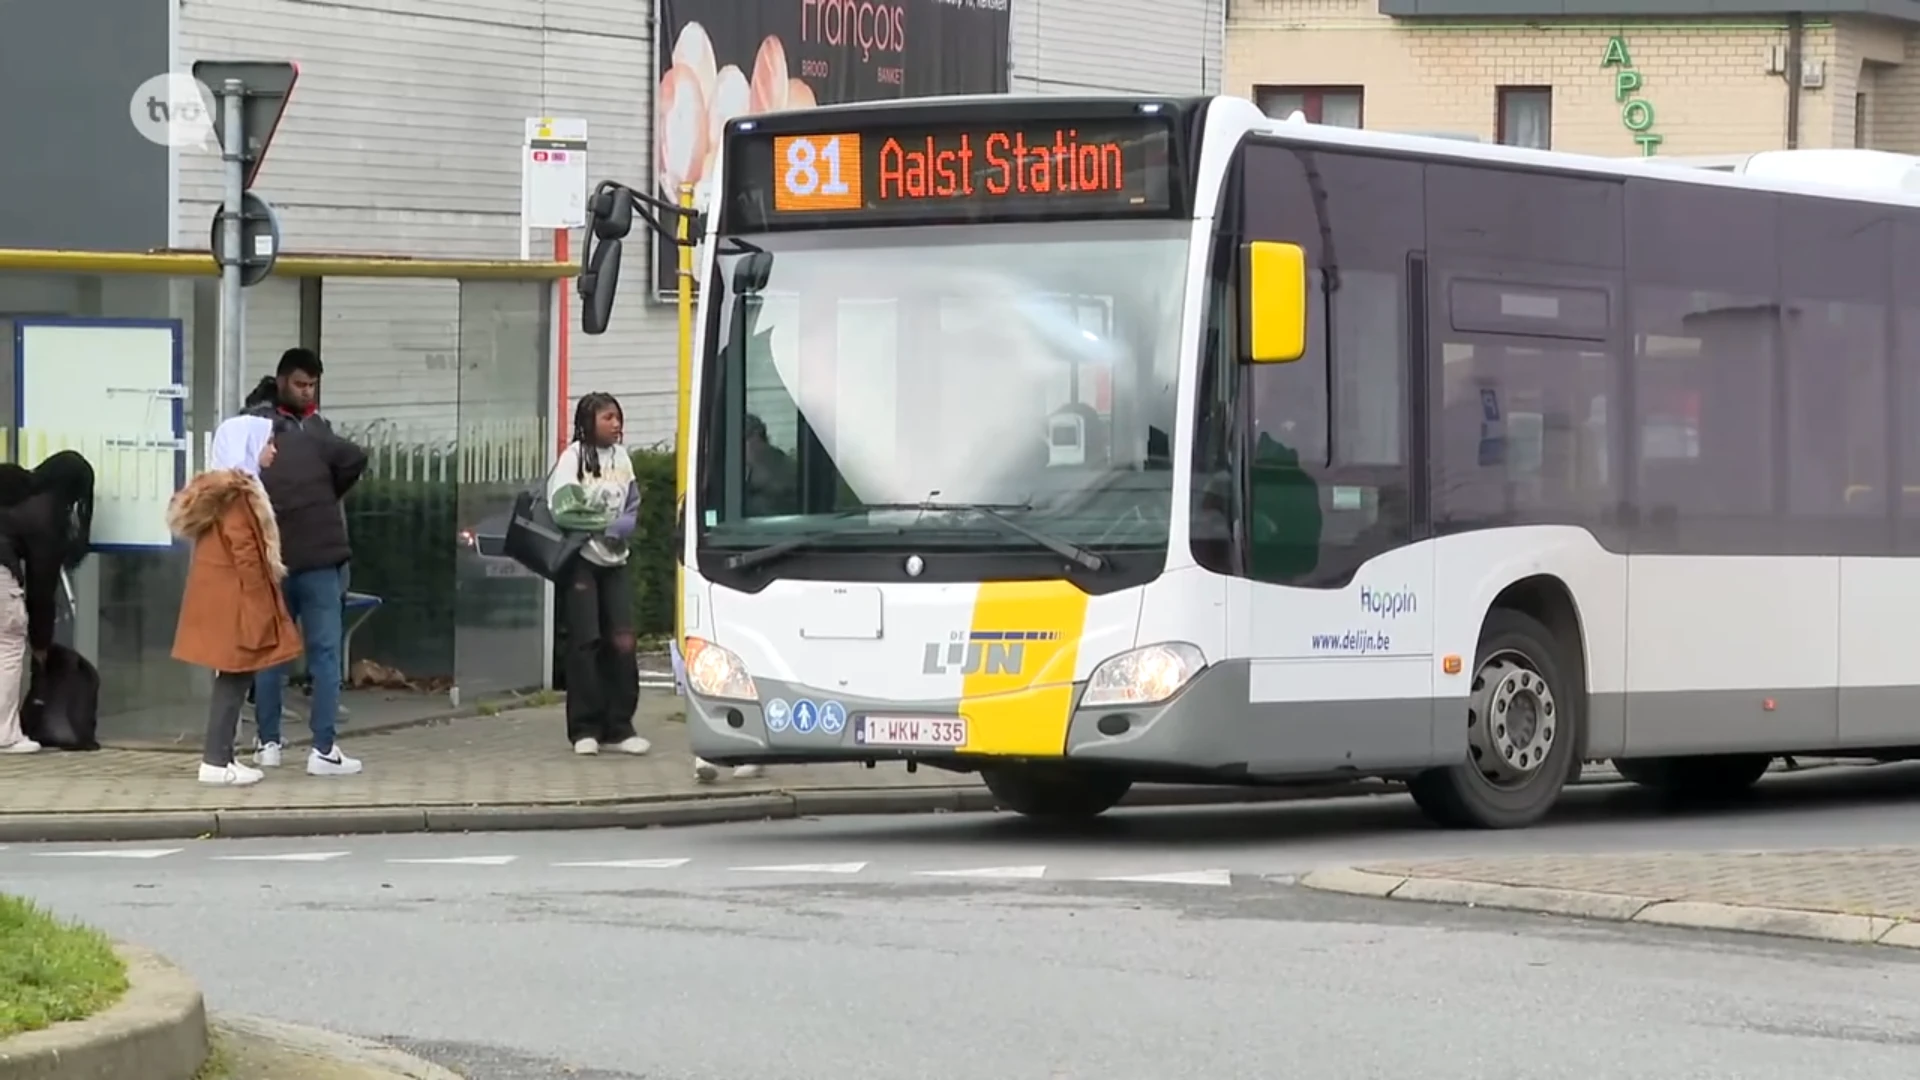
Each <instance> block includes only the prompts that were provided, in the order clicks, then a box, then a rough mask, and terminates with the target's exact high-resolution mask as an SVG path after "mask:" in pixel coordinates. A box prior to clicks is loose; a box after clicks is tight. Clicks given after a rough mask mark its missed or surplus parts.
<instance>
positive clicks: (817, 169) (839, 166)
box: [773, 135, 861, 210]
mask: <svg viewBox="0 0 1920 1080" xmlns="http://www.w3.org/2000/svg"><path fill="white" fill-rule="evenodd" d="M773 146H774V155H775V160H776V161H777V162H778V163H779V165H780V167H781V168H782V169H783V171H782V173H781V174H780V183H779V184H778V185H776V186H775V188H774V198H773V204H774V208H775V209H776V210H858V209H859V208H860V206H861V197H860V140H859V138H858V137H857V136H854V135H783V136H781V137H779V138H776V139H775V140H774V141H773Z"/></svg>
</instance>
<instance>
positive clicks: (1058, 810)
mask: <svg viewBox="0 0 1920 1080" xmlns="http://www.w3.org/2000/svg"><path fill="white" fill-rule="evenodd" d="M980 779H981V780H982V781H983V782H985V783H986V785H987V790H988V791H990V792H992V793H993V797H994V798H996V799H998V800H1000V805H1002V806H1004V807H1006V808H1007V809H1009V810H1012V811H1013V812H1014V813H1016V814H1021V815H1024V816H1026V817H1033V818H1047V819H1051V820H1055V821H1063V820H1064V821H1072V820H1086V819H1089V818H1096V817H1099V816H1100V815H1101V814H1104V813H1106V812H1107V811H1108V810H1111V809H1112V808H1113V806H1114V804H1116V803H1118V802H1119V801H1120V800H1121V799H1123V798H1125V797H1126V794H1127V792H1128V791H1130V790H1132V788H1133V781H1131V780H1128V779H1127V778H1126V777H1124V776H1114V775H1111V774H1108V773H1097V772H1089V771H1087V770H1084V769H1072V768H1063V767H1060V766H1049V765H994V766H989V767H987V768H983V769H981V770H980Z"/></svg>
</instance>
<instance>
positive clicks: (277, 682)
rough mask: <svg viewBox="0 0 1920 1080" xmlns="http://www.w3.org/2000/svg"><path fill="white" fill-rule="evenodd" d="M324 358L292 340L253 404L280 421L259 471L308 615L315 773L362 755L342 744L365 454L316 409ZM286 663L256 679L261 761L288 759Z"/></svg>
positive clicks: (341, 771)
mask: <svg viewBox="0 0 1920 1080" xmlns="http://www.w3.org/2000/svg"><path fill="white" fill-rule="evenodd" d="M322 370H323V369H322V368H321V365H320V357H319V356H318V355H316V354H315V353H314V352H313V350H311V349H299V348H295V349H288V350H287V351H286V352H285V353H284V354H282V355H281V357H280V366H279V368H278V370H277V371H276V372H275V374H274V377H273V378H270V379H262V380H260V385H259V386H258V387H256V388H255V389H254V391H253V393H252V394H250V395H248V397H247V407H246V412H247V413H248V414H250V415H253V416H262V417H266V418H267V419H269V420H272V421H273V430H274V435H273V445H274V459H273V464H272V465H271V466H269V467H267V468H265V469H262V470H261V471H260V480H261V483H262V484H263V485H264V486H265V487H266V489H267V498H268V499H270V500H271V501H272V503H273V516H274V518H275V520H276V521H277V522H278V523H279V525H280V555H281V558H282V559H283V560H284V561H285V562H286V565H287V579H286V581H285V583H284V584H283V586H282V588H283V589H284V590H285V591H286V595H287V608H288V610H289V611H290V612H291V613H292V614H293V617H294V618H295V619H296V620H298V621H299V623H300V635H301V638H302V639H303V641H304V642H305V645H306V654H307V672H308V674H310V675H311V676H312V677H313V710H312V713H311V715H310V716H309V717H308V726H309V727H310V728H311V729H312V731H313V748H312V749H311V750H310V751H309V752H308V754H307V773H308V774H309V775H312V776H351V775H353V774H354V773H357V772H359V771H360V762H359V761H358V760H356V759H354V758H350V757H348V756H347V755H346V754H344V753H342V752H341V750H340V747H339V746H337V745H335V743H334V734H335V727H336V725H337V723H338V721H339V716H340V682H341V671H340V657H341V652H342V641H341V639H342V636H343V622H344V618H343V617H344V615H345V604H346V588H347V563H348V562H349V561H350V560H351V559H352V558H353V548H352V546H351V545H350V544H349V543H348V539H347V516H346V509H345V507H343V506H342V505H341V500H342V499H344V498H345V497H346V494H347V492H348V491H351V490H352V489H353V485H354V484H355V483H357V482H358V481H359V479H360V474H361V473H362V472H364V471H366V467H367V455H366V453H365V452H364V451H362V450H361V449H360V448H359V447H357V446H355V445H353V443H351V442H349V441H348V440H346V439H344V438H341V437H340V436H339V435H336V434H334V431H333V425H331V424H329V423H327V421H326V420H325V419H324V418H323V417H321V415H320V413H319V411H318V407H317V406H318V399H319V394H320V375H321V372H322ZM286 684H287V671H286V669H285V668H276V669H270V670H267V671H263V672H261V673H260V674H259V675H258V676H257V677H256V678H255V679H254V684H253V700H254V723H255V726H256V728H257V730H258V733H259V739H260V745H259V748H258V749H257V750H256V751H255V752H254V757H253V760H254V763H255V764H257V765H262V766H267V767H273V766H277V765H279V764H280V758H281V735H280V718H281V710H282V705H283V700H284V698H285V693H286Z"/></svg>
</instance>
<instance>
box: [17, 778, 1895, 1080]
mask: <svg viewBox="0 0 1920 1080" xmlns="http://www.w3.org/2000/svg"><path fill="white" fill-rule="evenodd" d="M1916 791H1920V767H1911V768H1909V767H1903V768H1899V769H1885V770H1874V771H1872V772H1862V771H1858V770H1842V771H1837V772H1835V773H1824V774H1817V775H1800V776H1788V777H1781V778H1777V779H1771V780H1769V781H1767V782H1766V783H1764V784H1763V785H1762V787H1761V790H1760V792H1759V793H1758V797H1757V798H1756V799H1755V800H1754V802H1753V803H1752V804H1751V805H1749V806H1745V807H1742V808H1739V809H1737V810H1728V811H1723V812H1720V813H1702V814H1691V815H1676V814H1667V813H1662V812H1660V811H1659V810H1658V809H1657V808H1655V807H1654V806H1652V805H1651V804H1650V803H1649V802H1648V801H1647V800H1646V799H1645V798H1643V797H1641V796H1640V795H1639V794H1638V793H1635V792H1632V791H1630V790H1628V789H1604V790H1589V791H1583V792H1578V793H1573V794H1571V795H1570V796H1569V798H1568V802H1567V805H1566V807H1565V809H1564V811H1563V812H1562V813H1560V814H1558V815H1557V816H1556V818H1555V819H1554V820H1553V821H1552V822H1551V823H1549V824H1547V825H1544V826H1542V827H1539V828H1535V829H1532V830H1527V831H1524V832H1514V833H1499V834H1474V833H1443V832H1437V831H1434V830H1431V829H1429V828H1426V827H1425V826H1424V825H1423V824H1422V823H1421V820H1420V818H1419V817H1418V815H1417V814H1416V813H1415V812H1414V811H1413V809H1412V808H1411V806H1410V805H1409V804H1408V803H1407V802H1406V801H1405V800H1404V799H1400V798H1373V799H1363V800H1339V801H1332V802H1323V803H1314V804H1290V805H1289V804H1281V805H1271V806H1263V807H1257V808H1208V809H1187V810H1141V811H1126V812H1121V813H1116V814H1114V815H1112V816H1111V817H1110V818H1107V819H1103V820H1101V821H1099V822H1097V823H1095V824H1094V825H1093V826H1092V827H1089V828H1084V829H1080V830H1046V829H1037V828H1034V827H1033V826H1032V824H1031V823H1028V822H1024V821H1021V820H1018V819H1015V818H1011V817H1008V816H1004V815H959V814H956V815H942V816H926V817H911V818H892V819H885V818H843V819H821V820H811V821H786V822H766V823H759V824H749V825H733V826H716V827H709V828H697V829H677V830H668V829H652V830H644V831H615V832H596V833H562V834H530V833H519V834H511V833H510V834H491V835H479V834H476V835H465V836H390V837H347V838H339V837H336V838H323V839H318V840H261V841H208V842H197V843H196V842H177V843H171V844H167V843H141V844H129V845H121V846H115V845H63V846H48V847H38V846H16V847H13V848H10V849H5V850H0V882H4V886H5V888H7V889H9V890H15V891H20V892H25V893H27V894H29V895H32V896H35V897H38V898H40V899H42V900H44V901H46V902H48V903H50V904H52V905H53V906H55V907H56V908H57V909H58V910H60V911H62V912H63V913H67V914H70V915H74V916H78V917H82V918H86V919H88V920H91V921H93V922H96V923H98V924H100V925H103V926H105V927H107V928H108V929H110V930H111V931H113V932H114V933H117V934H121V935H124V936H127V937H131V938H135V939H138V940H141V941H144V942H147V943H149V944H152V945H154V946H156V947H158V948H160V949H162V950H163V951H165V952H166V953H168V954H169V955H171V956H172V957H174V958H175V959H176V960H178V961H180V962H182V963H184V964H186V965H187V966H188V967H189V968H191V970H192V971H193V972H194V973H195V974H196V976H198V977H199V978H200V980H201V982H202V985H203V986H204V987H205V988H206V989H207V993H208V997H209V1002H210V1004H211V1005H212V1006H213V1007H214V1008H216V1009H222V1008H224V1009H233V1010H238V1011H246V1012H253V1013H261V1014H265V1015H270V1016H276V1017H281V1018H285V1019H288V1020H293V1021H298V1022H303V1023H313V1024H320V1025H323V1026H330V1027H333V1028H336V1029H339V1030H345V1031H352V1032H355V1033H359V1034H364V1035H372V1036H377V1037H387V1038H395V1039H396V1041H399V1042H401V1043H402V1044H404V1045H407V1046H408V1047H409V1048H411V1049H414V1050H415V1051H416V1052H418V1053H422V1054H424V1055H425V1056H428V1057H431V1058H434V1059H436V1060H439V1061H442V1062H443V1063H446V1064H449V1065H452V1066H455V1067H458V1068H463V1069H465V1070H466V1071H467V1073H468V1074H469V1075H471V1076H474V1077H479V1078H484V1080H549V1078H555V1077H562V1076H565V1077H570V1078H572V1080H640V1078H646V1080H749V1078H750V1080H828V1078H831V1080H866V1078H885V1080H899V1078H901V1077H913V1078H915V1080H962V1078H964V1080H977V1078H983V1077H994V1078H996V1080H999V1078H1005V1080H1083V1078H1084V1080H1093V1078H1098V1080H1182V1078H1185V1077H1209V1078H1215V1080H1218V1078H1239V1077H1247V1078H1255V1077H1265V1076H1289V1075H1308V1076H1313V1077H1315V1078H1317V1080H1320V1078H1324V1080H1378V1078H1383V1077H1397V1076H1418V1077H1421V1078H1423V1080H1469V1078H1471V1080H1489V1078H1492V1080H1505V1078H1513V1080H1556V1078H1568V1080H1572V1078H1578V1080H1662V1078H1677V1080H1695V1078H1718V1077H1727V1078H1738V1080H1801V1078H1819V1080H1853V1078H1876V1080H1877V1078H1887V1080H1895V1078H1898V1080H1908V1078H1910V1077H1913V1076H1915V1075H1920V957H1915V956H1913V955H1912V954H1910V953H1908V952H1905V951H1903V950H1891V949H1884V950H1868V949H1860V948H1843V947H1836V946H1821V945H1815V944H1804V943H1794V942H1788V941H1776V940H1771V939H1762V938H1751V937H1736V936H1716V935H1707V934H1699V933H1692V932H1686V931H1667V930H1660V929H1657V928H1646V927H1629V926H1618V925H1603V924H1582V923H1576V922H1569V921H1564V920H1553V919H1547V918H1541V917H1533V916H1521V915H1512V914H1502V913H1491V912H1474V911H1461V910H1454V909H1448V908H1439V907H1427V906H1421V905H1414V904H1404V903H1393V902H1384V901H1362V900H1353V899H1347V898H1335V897H1329V896H1325V895H1322V894H1316V893H1311V892H1307V891H1304V890H1301V889H1299V888H1298V887H1297V886H1296V885H1294V884H1293V882H1294V880H1295V878H1296V877H1297V876H1298V875H1299V874H1301V873H1304V872H1305V871H1307V870H1311V869H1313V868H1315V867H1318V866H1325V865H1336V864H1343V863H1348V862H1353V861H1364V860H1367V859H1373V858H1383V857H1395V856H1404V855H1413V854H1419V855H1446V854H1454V853H1458V854H1475V853H1496V852H1521V851H1635V850H1663V849H1715V850H1718V849H1729V848H1794V847H1818V846H1836V845H1847V846H1851V845H1871V844H1876V843H1895V842H1911V840H1912V838H1913V837H1914V836H1916V835H1920V800H1916V799H1914V798H1913V797H1912V796H1913V794H1914V793H1915V792H1916ZM568 864H573V865H568ZM956 871H958V872H960V873H955V872H956ZM1115 879H1119V880H1115Z"/></svg>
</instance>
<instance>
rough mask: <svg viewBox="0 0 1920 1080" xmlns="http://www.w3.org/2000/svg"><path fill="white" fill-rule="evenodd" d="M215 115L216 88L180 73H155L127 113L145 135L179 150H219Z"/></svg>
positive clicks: (141, 85)
mask: <svg viewBox="0 0 1920 1080" xmlns="http://www.w3.org/2000/svg"><path fill="white" fill-rule="evenodd" d="M215 115H217V114H216V113H215V112H214V104H213V91H211V90H209V89H207V85H206V84H205V83H203V82H201V81H200V80H198V79H196V78H194V77H193V76H191V75H183V74H181V73H179V72H168V73H167V74H165V75H155V76H154V77H153V78H151V79H148V80H147V81H146V82H143V83H141V84H140V85H139V87H137V88H136V89H135V90H134V91H133V99H132V100H131V101H129V102H127V116H128V118H129V119H131V120H132V121H133V129H134V130H135V131H138V132H139V133H140V137H141V138H143V139H145V140H147V141H148V142H151V143H158V144H160V145H161V146H165V147H170V148H174V149H179V150H213V151H218V150H219V149H220V139H219V137H218V134H217V133H216V132H215V131H214V130H213V122H214V117H215Z"/></svg>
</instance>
